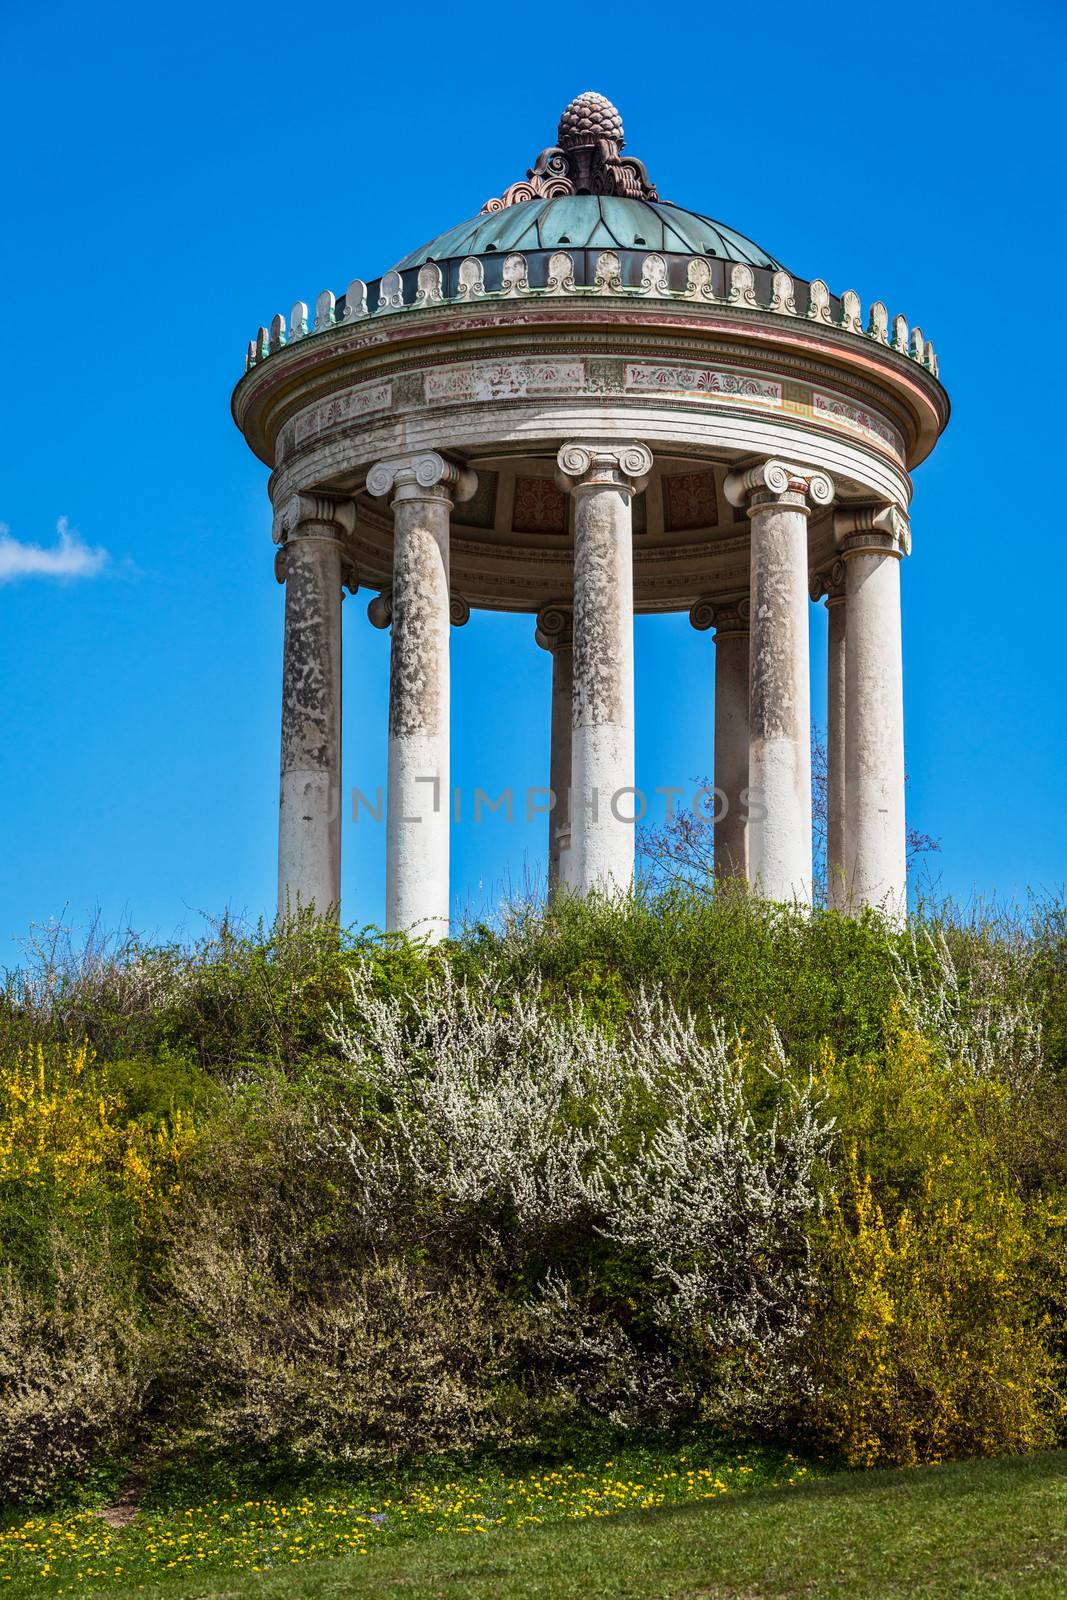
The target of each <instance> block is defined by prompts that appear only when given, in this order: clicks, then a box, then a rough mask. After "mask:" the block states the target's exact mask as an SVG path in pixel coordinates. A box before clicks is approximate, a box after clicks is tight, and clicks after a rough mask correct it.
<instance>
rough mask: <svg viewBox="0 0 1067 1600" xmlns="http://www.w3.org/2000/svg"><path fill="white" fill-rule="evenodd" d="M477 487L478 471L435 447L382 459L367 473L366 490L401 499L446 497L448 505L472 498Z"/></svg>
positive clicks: (380, 495)
mask: <svg viewBox="0 0 1067 1600" xmlns="http://www.w3.org/2000/svg"><path fill="white" fill-rule="evenodd" d="M477 487H478V477H477V474H476V473H474V472H472V471H471V469H470V468H469V467H462V466H460V465H458V463H457V462H455V461H449V460H448V459H447V457H445V456H441V455H438V453H437V451H436V450H424V451H421V452H420V453H419V454H417V455H409V456H394V457H392V458H391V459H390V460H388V461H379V462H378V463H377V465H376V466H373V467H372V468H371V469H370V472H369V473H368V474H367V493H368V494H370V495H374V496H375V498H381V497H382V496H383V495H391V496H392V501H393V504H394V505H395V504H396V502H397V501H398V500H444V501H445V502H446V503H447V504H448V505H450V506H451V505H454V504H455V503H456V502H457V501H462V500H469V499H470V498H471V496H472V495H473V494H474V491H475V490H476V489H477Z"/></svg>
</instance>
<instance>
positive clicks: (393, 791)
mask: <svg viewBox="0 0 1067 1600" xmlns="http://www.w3.org/2000/svg"><path fill="white" fill-rule="evenodd" d="M476 486H477V479H476V478H475V475H474V473H473V472H470V471H468V469H466V468H464V467H459V466H456V465H455V464H454V463H453V462H451V461H446V460H445V459H444V457H443V456H439V455H438V454H437V453H436V451H427V452H424V453H422V454H418V455H410V456H398V457H396V458H394V459H392V460H389V461H380V462H379V463H378V464H377V466H375V467H373V468H372V469H371V471H370V473H369V474H368V477H367V491H368V493H369V494H372V495H376V496H381V495H391V497H392V506H393V528H394V531H393V583H392V590H391V595H390V602H389V604H390V610H391V617H392V629H393V636H392V647H391V651H390V662H389V772H388V798H387V812H388V815H387V824H386V852H387V855H386V888H385V900H386V906H385V925H386V928H387V929H388V930H389V931H390V932H396V931H400V932H411V933H413V934H415V935H416V936H417V937H428V938H429V939H431V940H438V939H443V938H446V937H447V935H448V912H449V904H448V894H449V886H448V830H449V818H450V814H451V790H450V772H449V634H450V629H451V608H450V602H449V576H448V545H449V513H450V512H451V510H452V504H453V501H455V500H466V499H469V497H470V496H471V495H472V494H473V493H474V490H475V488H476Z"/></svg>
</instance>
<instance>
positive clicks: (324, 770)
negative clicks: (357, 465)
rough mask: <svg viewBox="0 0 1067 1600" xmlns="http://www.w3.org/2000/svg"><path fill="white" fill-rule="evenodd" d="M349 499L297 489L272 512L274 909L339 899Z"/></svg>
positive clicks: (323, 907) (320, 907)
mask: <svg viewBox="0 0 1067 1600" xmlns="http://www.w3.org/2000/svg"><path fill="white" fill-rule="evenodd" d="M355 524H356V508H355V506H354V505H353V503H352V502H351V500H343V499H335V498H334V497H332V496H329V495H323V494H294V495H290V497H289V498H288V499H287V500H285V501H284V502H283V503H282V504H280V505H279V506H278V508H277V509H276V511H275V515H274V539H275V543H276V544H278V545H279V546H280V548H279V550H278V553H277V555H276V557H275V566H274V570H275V573H276V574H277V577H278V579H279V582H282V583H284V584H285V645H284V654H283V664H282V749H281V795H280V806H279V813H278V914H279V916H283V917H284V916H287V915H288V914H289V913H290V912H292V911H296V910H297V909H298V907H305V908H310V907H314V908H315V910H316V911H317V912H318V913H319V915H320V916H329V915H336V914H337V911H338V907H339V905H340V900H341V589H342V584H345V585H346V586H347V587H348V588H350V589H352V591H353V592H354V591H355V576H354V571H353V569H352V566H351V563H350V562H349V560H348V558H347V556H346V554H345V551H344V547H343V544H342V539H343V537H344V536H346V535H350V534H351V533H352V531H353V529H354V528H355Z"/></svg>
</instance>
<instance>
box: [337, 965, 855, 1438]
mask: <svg viewBox="0 0 1067 1600" xmlns="http://www.w3.org/2000/svg"><path fill="white" fill-rule="evenodd" d="M333 1039H334V1042H335V1044H336V1045H337V1047H338V1049H339V1052H340V1055H341V1057H342V1060H343V1061H344V1063H345V1077H346V1079H347V1083H348V1086H349V1089H350V1091H351V1093H350V1095H349V1109H348V1110H347V1111H346V1112H344V1113H343V1114H339V1113H338V1109H337V1106H338V1101H337V1097H336V1095H332V1096H331V1097H330V1099H329V1102H328V1109H326V1105H325V1103H324V1108H323V1110H322V1112H321V1114H320V1118H319V1124H318V1136H319V1141H320V1143H319V1149H320V1152H322V1153H326V1154H332V1155H333V1156H335V1157H336V1156H339V1157H341V1158H342V1160H343V1161H344V1163H345V1164H346V1166H347V1167H348V1169H349V1172H350V1175H351V1180H352V1182H353V1185H354V1187H355V1190H356V1193H357V1195H358V1197H359V1199H358V1203H359V1207H360V1211H361V1215H362V1219H363V1223H364V1225H365V1227H366V1228H367V1230H368V1234H369V1235H370V1237H372V1238H374V1239H376V1240H377V1241H379V1243H380V1245H384V1244H385V1242H386V1241H387V1240H388V1239H389V1238H390V1236H393V1235H395V1234H396V1231H397V1228H398V1225H399V1222H400V1219H402V1218H406V1219H408V1225H409V1226H410V1222H411V1219H412V1218H420V1219H422V1221H423V1222H424V1223H425V1221H426V1219H431V1220H432V1219H433V1218H437V1219H439V1231H440V1234H441V1235H442V1236H446V1237H447V1240H448V1245H447V1246H446V1247H448V1248H454V1247H455V1246H456V1244H457V1242H458V1241H460V1240H462V1239H468V1240H470V1241H471V1242H472V1244H476V1243H477V1242H478V1241H479V1240H480V1241H481V1242H482V1243H483V1244H484V1245H485V1246H486V1247H492V1249H493V1250H494V1251H497V1252H501V1253H502V1254H503V1255H504V1256H505V1257H507V1258H509V1259H510V1260H511V1261H512V1263H513V1264H514V1265H515V1266H516V1267H517V1269H518V1271H519V1275H520V1277H522V1279H523V1281H524V1282H525V1284H526V1292H527V1300H528V1304H529V1306H530V1308H531V1309H532V1311H533V1312H534V1314H535V1317H536V1319H537V1321H538V1324H539V1326H540V1329H541V1337H542V1340H543V1345H542V1353H543V1354H544V1355H554V1356H555V1357H557V1358H559V1360H560V1361H562V1362H563V1363H564V1365H568V1364H569V1368H570V1371H571V1375H572V1377H573V1376H574V1375H575V1374H576V1373H578V1372H579V1371H581V1372H583V1373H584V1374H585V1377H586V1379H587V1380H588V1381H587V1382H586V1383H585V1389H586V1391H587V1392H586V1394H585V1398H586V1399H588V1398H589V1392H590V1391H591V1390H593V1389H596V1388H597V1386H598V1385H599V1386H600V1387H601V1388H602V1389H603V1388H604V1383H603V1379H604V1375H605V1373H606V1372H607V1371H608V1370H609V1369H611V1370H612V1371H613V1372H614V1373H615V1378H614V1379H613V1381H612V1383H611V1384H609V1385H608V1386H607V1387H608V1388H609V1389H610V1391H611V1395H612V1397H613V1398H612V1399H611V1400H610V1401H607V1402H606V1405H607V1409H609V1410H612V1411H613V1414H614V1412H617V1411H618V1409H619V1407H620V1406H622V1407H623V1409H625V1406H626V1397H627V1395H628V1394H629V1396H630V1398H631V1399H634V1398H635V1397H636V1395H637V1394H638V1392H640V1393H641V1394H643V1395H644V1398H645V1401H646V1402H647V1401H648V1399H649V1395H650V1391H652V1392H655V1393H657V1394H661V1395H662V1397H663V1399H664V1404H666V1402H667V1398H668V1395H669V1394H673V1395H675V1397H676V1394H677V1386H676V1385H675V1386H674V1388H672V1383H673V1380H672V1379H670V1378H669V1375H668V1374H669V1366H670V1360H669V1359H668V1357H667V1356H666V1354H665V1352H666V1351H667V1349H668V1348H669V1346H670V1343H671V1341H676V1342H681V1343H683V1344H688V1345H692V1344H693V1343H694V1341H695V1342H696V1343H698V1344H699V1345H700V1347H701V1348H702V1349H703V1350H704V1351H705V1352H708V1353H710V1354H711V1355H712V1356H714V1357H716V1358H722V1357H726V1356H730V1357H731V1358H738V1359H743V1361H744V1362H747V1363H748V1364H749V1365H751V1364H752V1362H753V1361H754V1362H756V1363H757V1364H759V1365H760V1366H761V1368H762V1369H763V1370H764V1371H766V1370H767V1369H768V1367H769V1365H770V1364H771V1363H772V1362H774V1361H777V1359H778V1354H779V1353H780V1352H781V1351H782V1349H784V1348H785V1346H786V1345H788V1344H789V1342H790V1341H792V1340H794V1339H795V1338H796V1337H797V1336H798V1335H799V1334H800V1332H801V1331H802V1328H803V1325H804V1318H805V1306H806V1302H807V1291H808V1287H809V1283H808V1252H807V1243H806V1237H805V1224H806V1223H807V1222H809V1221H810V1219H811V1218H812V1217H813V1215H814V1214H815V1213H816V1212H817V1210H818V1206H819V1197H818V1189H817V1183H816V1169H817V1165H818V1163H819V1162H820V1161H821V1159H822V1158H823V1157H824V1156H825V1155H826V1152H827V1149H828V1143H829V1139H830V1135H831V1128H830V1126H829V1123H828V1121H827V1120H826V1119H825V1118H823V1117H822V1115H821V1113H820V1108H819V1105H818V1102H817V1100H816V1098H815V1096H814V1094H813V1090H812V1086H811V1083H810V1081H809V1080H805V1079H800V1078H799V1077H798V1076H797V1075H796V1074H795V1073H793V1072H791V1070H790V1068H789V1064H788V1062H787V1060H786V1058H785V1055H784V1052H783V1051H782V1049H781V1045H780V1044H779V1043H778V1042H777V1041H775V1047H774V1053H773V1056H772V1059H770V1060H764V1061H760V1062H753V1061H752V1060H751V1059H750V1052H748V1051H746V1049H745V1047H744V1045H743V1042H742V1040H741V1039H740V1037H739V1036H738V1035H737V1034H736V1033H730V1032H728V1031H727V1030H726V1028H725V1027H723V1025H722V1024H720V1023H718V1022H716V1021H715V1020H714V1019H712V1018H710V1017H709V1018H705V1019H704V1020H703V1026H700V1025H699V1024H698V1020H697V1019H696V1018H694V1017H692V1016H683V1015H681V1014H680V1013H679V1012H678V1011H677V1010H676V1009H675V1007H674V1006H673V1005H672V1004H671V1002H670V1000H669V999H667V998H666V997H664V996H660V995H652V994H648V993H646V994H643V995H641V996H640V997H639V998H638V999H637V1001H636V1002H635V1004H634V1007H633V1010H632V1013H631V1016H630V1018H629V1020H628V1022H627V1024H626V1025H625V1027H623V1028H621V1029H619V1030H617V1031H614V1032H613V1031H610V1030H608V1029H606V1028H604V1027H600V1026H595V1025H592V1024H591V1023H590V1021H589V1020H588V1018H587V1017H586V1016H584V1015H583V1013H582V1011H581V1009H580V1008H579V1007H578V1006H576V1005H573V1004H572V1005H568V1006H563V1007H561V1006H559V1005H555V1006H553V1005H552V1004H551V1003H550V1001H549V1000H548V999H547V998H546V996H545V995H544V993H543V992H542V990H541V989H540V988H539V987H538V985H537V984H536V982H532V983H530V984H528V985H527V986H526V987H524V988H520V989H518V990H514V989H512V990H510V991H505V990H504V989H503V988H502V987H501V985H500V983H499V982H498V981H497V980H495V979H494V978H493V977H491V976H488V975H486V976H482V977H480V978H476V979H472V980H469V981H464V980H462V979H461V978H457V977H456V976H455V975H454V973H453V972H452V970H451V969H450V968H449V967H448V966H447V965H446V966H444V967H442V969H441V972H440V975H439V978H437V979H436V980H435V981H434V982H433V983H432V984H428V985H427V986H426V988H425V989H424V990H423V992H422V993H421V994H420V995H418V996H416V997H415V999H414V1000H412V999H411V998H410V997H409V998H408V999H406V1000H404V1001H402V1000H400V999H397V998H383V997H381V996H379V995H377V994H376V993H375V990H374V986H373V979H372V972H371V969H370V968H369V967H363V968H360V969H359V970H357V971H356V972H355V973H354V974H353V977H352V999H351V1004H350V1005H349V1006H347V1007H346V1008H345V1010H344V1012H343V1013H342V1014H338V1016H337V1017H336V1019H335V1023H334V1028H333ZM605 1257H611V1266H610V1270H607V1271H606V1272H604V1273H603V1274H602V1275H601V1276H598V1272H597V1270H596V1269H595V1267H594V1266H591V1262H592V1261H593V1260H594V1259H596V1258H605ZM620 1279H625V1280H626V1281H627V1282H628V1284H629V1298H630V1302H631V1303H630V1305H629V1306H628V1307H616V1308H614V1309H613V1308H612V1306H611V1302H612V1290H611V1288H610V1285H611V1284H612V1283H613V1282H614V1283H617V1282H618V1281H619V1280H620ZM628 1322H629V1323H632V1324H633V1327H632V1328H630V1327H627V1326H626V1324H627V1323H628ZM642 1352H643V1353H642ZM675 1354H676V1353H675Z"/></svg>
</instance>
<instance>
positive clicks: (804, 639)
mask: <svg viewBox="0 0 1067 1600" xmlns="http://www.w3.org/2000/svg"><path fill="white" fill-rule="evenodd" d="M725 490H726V497H727V499H728V500H729V501H730V503H731V505H736V506H747V509H748V515H749V519H750V521H751V523H752V556H751V578H750V585H751V589H750V593H751V605H752V618H751V630H752V631H751V638H750V655H749V764H748V786H749V825H748V876H749V882H750V883H751V885H752V887H753V888H754V889H755V890H756V891H757V892H758V893H759V894H762V895H764V896H765V897H766V898H767V899H768V900H778V901H795V902H797V903H798V904H800V905H810V904H811V693H810V689H809V684H808V515H809V513H810V510H811V506H812V505H817V506H823V505H829V503H830V501H831V500H832V499H833V495H834V488H833V484H832V483H831V481H830V479H829V478H828V477H827V476H826V474H825V473H823V472H816V471H813V470H811V469H810V468H807V467H798V466H792V465H789V464H788V463H785V462H781V461H765V462H763V463H761V464H760V465H759V466H756V467H752V468H750V469H749V470H748V471H747V472H735V473H731V474H730V475H729V476H728V477H727V479H726V483H725Z"/></svg>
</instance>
